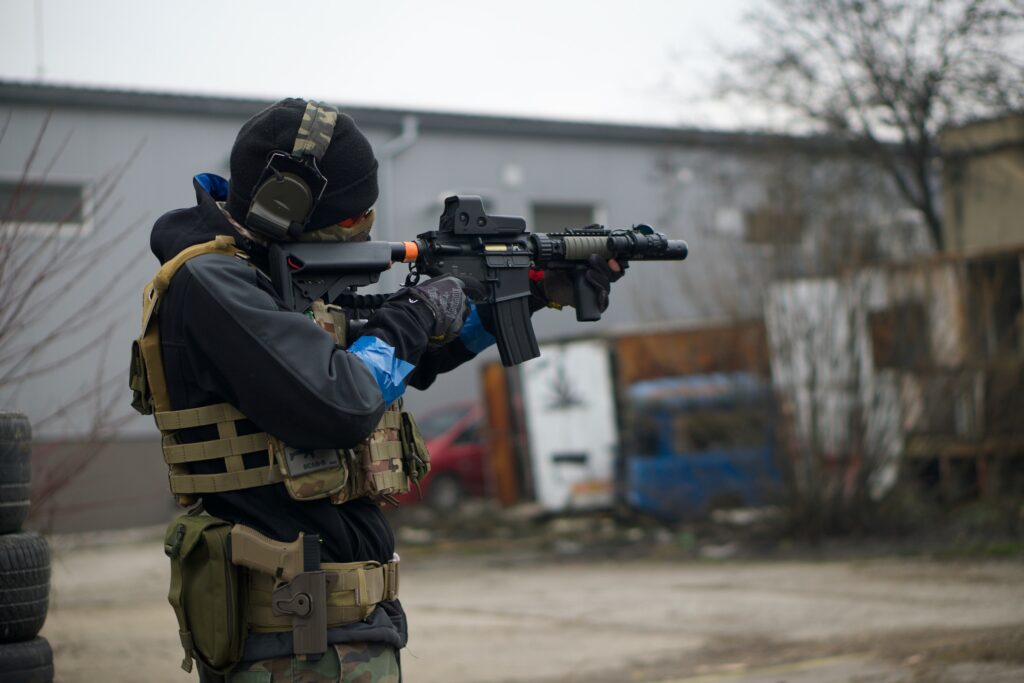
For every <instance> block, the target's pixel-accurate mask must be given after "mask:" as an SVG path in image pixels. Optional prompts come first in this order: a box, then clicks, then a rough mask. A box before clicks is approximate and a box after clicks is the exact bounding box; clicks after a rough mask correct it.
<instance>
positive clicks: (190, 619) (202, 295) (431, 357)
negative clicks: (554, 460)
mask: <svg viewBox="0 0 1024 683" xmlns="http://www.w3.org/2000/svg"><path fill="white" fill-rule="evenodd" d="M230 170H231V181H230V183H228V182H227V181H225V180H224V179H222V178H220V177H218V176H215V175H212V174H202V175H199V176H196V177H195V179H194V181H193V184H194V187H195V192H196V199H197V204H196V206H194V207H191V208H187V209H179V210H176V211H171V212H169V213H167V214H165V215H164V216H162V217H161V218H160V219H159V220H157V222H156V224H155V226H154V228H153V232H152V236H151V248H152V250H153V253H154V254H155V255H156V257H157V258H158V259H159V260H160V263H161V264H162V268H161V271H160V273H158V275H157V277H156V278H155V279H154V281H153V282H152V283H151V284H150V285H149V286H148V287H147V289H146V292H145V297H144V314H143V318H144V319H143V334H142V336H141V337H140V338H139V340H138V342H137V343H136V346H135V347H134V348H133V359H132V360H133V372H132V388H133V389H134V390H135V404H136V407H137V408H139V409H140V410H141V411H142V412H146V413H154V414H155V417H156V420H157V425H158V427H159V428H160V430H161V432H162V433H163V435H164V438H163V452H164V458H165V460H166V461H167V463H168V465H169V469H170V476H169V479H170V485H171V489H172V493H174V495H175V496H176V498H177V500H178V502H179V503H180V504H182V505H192V506H193V509H192V510H191V511H190V513H189V514H188V515H183V516H182V517H179V518H178V520H175V523H172V526H171V528H169V530H168V537H167V544H166V546H165V550H166V551H167V554H168V556H169V557H170V558H171V560H172V586H171V596H170V597H171V603H172V605H173V606H174V608H175V614H176V616H177V618H178V622H179V630H180V635H181V639H182V644H183V646H184V648H185V652H186V661H185V662H184V664H183V666H185V667H186V668H188V669H190V668H191V660H192V659H195V660H196V661H197V662H198V664H199V670H200V679H201V680H204V681H205V680H208V681H217V680H225V681H256V680H259V681H278V680H288V681H292V680H302V681H349V680H357V679H358V680H359V681H364V682H371V681H372V682H376V683H382V682H387V683H391V682H397V681H398V680H399V678H400V674H399V665H398V656H397V653H398V650H399V649H401V648H402V647H404V646H405V643H406V639H407V630H406V618H405V614H404V612H403V610H402V607H401V604H400V603H399V601H398V599H397V592H398V578H397V576H398V574H397V572H398V569H397V567H398V563H397V556H396V555H395V543H394V535H393V533H392V530H391V529H390V527H389V525H388V523H387V521H386V519H385V517H384V516H383V514H382V512H381V502H382V501H385V500H387V499H388V498H389V497H390V496H391V495H392V494H396V493H401V492H404V491H405V490H408V486H409V479H410V478H412V479H413V480H415V479H416V478H418V477H419V476H422V474H424V473H425V470H426V468H427V467H428V465H427V464H426V463H427V462H429V461H428V460H427V458H428V456H427V454H426V452H425V449H423V448H422V440H421V439H419V437H418V433H417V432H416V429H415V424H414V422H413V421H412V419H411V416H408V415H407V414H406V413H402V412H401V408H400V406H401V400H400V397H401V395H402V393H403V391H404V390H405V387H406V386H413V387H416V388H419V389H423V388H426V387H428V386H429V385H430V384H431V383H432V382H433V381H434V379H435V378H436V376H437V375H438V373H441V372H446V371H448V370H451V369H452V368H454V367H456V366H458V365H460V364H462V363H464V362H466V361H467V360H469V359H471V358H473V357H474V356H475V355H476V354H477V353H479V352H480V351H481V350H483V349H484V348H486V347H487V346H488V345H490V344H491V343H493V337H492V336H491V335H490V334H489V333H488V332H487V329H486V324H485V322H484V321H482V320H481V317H480V315H479V313H478V312H477V310H476V307H475V306H474V305H473V303H472V302H471V301H470V298H469V297H468V296H467V294H466V293H465V291H464V283H462V282H461V281H460V280H458V279H456V278H454V277H451V276H445V277H440V278H434V279H431V280H428V281H426V282H424V283H422V284H419V285H417V286H416V287H412V288H406V289H403V290H401V291H400V292H398V293H396V294H394V295H392V296H390V297H389V298H387V299H386V301H385V302H384V303H383V305H382V306H380V307H379V308H378V309H377V310H376V311H375V312H374V313H373V314H372V315H371V316H370V317H369V319H368V320H367V322H366V323H365V324H364V325H363V327H362V328H361V330H360V331H359V333H358V337H357V338H353V339H350V338H348V337H349V334H348V322H349V319H350V317H351V316H350V315H348V314H347V313H346V311H344V310H340V309H337V308H336V307H331V306H325V305H324V306H321V305H314V307H313V309H311V310H310V311H307V312H305V313H303V312H295V311H290V310H287V309H286V307H285V306H284V305H283V304H282V303H281V300H280V298H279V296H278V294H277V292H276V291H275V288H274V286H273V283H272V281H271V279H270V278H269V277H268V275H267V272H268V264H267V246H268V245H269V244H272V243H273V242H275V241H284V240H300V241H306V240H308V241H343V242H345V241H356V240H363V239H368V233H369V230H370V227H371V226H372V223H373V220H374V210H373V208H372V207H373V204H374V202H375V201H376V199H377V193H378V188H377V161H376V159H375V158H374V156H373V151H372V149H371V147H370V144H369V142H368V141H367V139H366V138H365V137H364V136H363V134H362V133H361V132H360V131H359V129H358V128H357V127H356V126H355V123H354V122H353V121H352V119H351V118H349V117H348V116H346V115H344V114H342V113H340V112H338V111H337V110H335V109H334V108H332V107H329V106H326V105H323V104H319V103H316V102H307V101H305V100H298V99H286V100H282V101H280V102H278V103H276V104H274V105H272V106H270V107H268V108H267V109H265V110H263V111H261V112H260V113H258V114H256V115H255V116H254V117H253V118H252V119H250V120H249V121H248V122H247V123H246V124H245V125H244V126H243V127H242V129H241V131H240V132H239V134H238V138H237V139H236V141H235V144H234V147H233V148H232V152H231V158H230ZM621 275H622V272H621V270H620V269H618V267H617V264H615V263H614V262H611V263H610V264H609V263H606V262H604V261H603V260H601V259H599V258H597V259H594V260H593V262H592V264H591V272H589V273H588V274H587V277H588V281H590V282H591V284H592V285H593V286H595V287H596V288H598V289H599V290H600V292H601V294H602V296H601V301H602V304H603V305H604V306H606V305H607V294H608V290H609V288H610V283H611V282H612V281H614V280H616V279H618V278H619V277H621ZM531 277H532V279H533V280H534V283H535V286H534V287H533V300H532V301H531V309H532V310H538V309H539V308H542V307H544V306H548V305H550V306H553V307H556V308H557V307H560V305H561V304H565V303H568V302H570V301H571V290H570V291H566V286H567V283H565V282H560V281H558V280H556V279H555V278H553V277H552V278H550V279H548V281H547V282H545V280H546V278H545V275H544V274H543V273H539V274H533V275H532V276H531ZM548 290H550V292H549V291H548ZM549 294H550V296H549ZM318 304H319V302H318ZM200 511H202V514H199V512H200ZM220 528H223V529H224V530H225V531H224V533H223V535H222V536H217V529H220ZM218 538H219V539H222V543H221V545H219V546H218V545H217V544H218V543H219V542H220V541H218V540H217V539H218ZM196 548H206V550H205V551H197V550H196ZM218 548H220V549H221V550H222V552H221V551H218ZM216 558H220V559H219V560H217V559H216ZM218 562H219V563H220V564H219V565H218V564H217V563H218ZM243 568H244V569H243ZM223 577H227V579H223ZM222 579H223V580H222ZM211 586H215V587H214V588H211ZM211 623H212V624H218V626H207V624H211ZM220 624H224V626H223V627H221V626H219V625H220ZM325 634H326V638H325Z"/></svg>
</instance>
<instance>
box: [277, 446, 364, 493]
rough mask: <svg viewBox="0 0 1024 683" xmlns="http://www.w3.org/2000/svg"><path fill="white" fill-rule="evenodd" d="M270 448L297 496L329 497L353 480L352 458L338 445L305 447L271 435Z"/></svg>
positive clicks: (286, 485)
mask: <svg viewBox="0 0 1024 683" xmlns="http://www.w3.org/2000/svg"><path fill="white" fill-rule="evenodd" d="M269 442H270V450H271V452H272V453H273V454H274V462H275V463H277V466H278V468H279V469H280V470H281V474H282V475H284V478H285V479H284V486H285V488H286V489H287V490H288V495H289V496H290V497H291V498H292V499H293V500H317V499H318V498H329V497H331V496H334V495H335V494H336V493H338V492H339V491H342V490H343V489H345V487H346V485H348V484H349V470H350V467H349V462H348V460H349V458H348V456H347V454H346V452H345V451H343V450H337V449H322V450H301V449H298V448H292V447H291V446H288V445H286V444H285V443H284V442H282V441H281V440H280V439H278V438H276V437H270V439H269Z"/></svg>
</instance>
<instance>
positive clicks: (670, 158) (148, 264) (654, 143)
mask: <svg viewBox="0 0 1024 683" xmlns="http://www.w3.org/2000/svg"><path fill="white" fill-rule="evenodd" d="M0 85H3V84H0ZM29 90H30V89H29ZM4 92H8V93H10V92H14V93H15V96H10V97H8V98H7V99H6V100H5V99H4V96H3V94H4ZM19 92H20V91H18V89H17V88H14V89H13V90H12V89H10V88H9V89H7V90H4V89H3V88H0V122H3V121H6V122H7V123H6V126H7V128H6V132H5V134H4V136H3V138H2V139H0V182H2V181H14V180H17V179H18V178H19V177H21V175H22V173H23V169H24V168H25V164H26V163H27V160H28V159H29V158H30V157H32V155H33V147H34V145H35V144H36V141H37V140H38V142H39V145H38V150H37V153H36V154H35V156H34V159H35V160H34V162H33V163H32V165H31V168H30V170H29V173H28V177H29V178H30V179H33V180H43V179H46V180H48V181H60V182H76V183H82V184H85V185H87V186H90V187H97V186H100V185H101V184H102V182H103V179H104V178H111V177H112V178H114V182H113V184H112V186H111V190H110V196H109V197H107V198H106V201H102V202H100V201H98V198H97V204H98V205H99V206H98V211H97V215H96V216H95V217H94V219H93V221H92V229H91V231H90V232H88V234H83V235H79V236H76V237H67V238H58V239H63V240H64V241H63V242H61V244H65V245H67V246H68V247H69V248H70V249H71V250H72V251H73V252H78V251H80V252H81V253H83V254H84V253H86V252H87V251H88V250H89V249H92V248H95V247H96V246H97V245H100V244H101V243H102V242H103V241H104V240H110V244H109V245H107V246H106V247H105V248H103V249H102V252H101V253H100V254H99V255H98V256H96V257H95V258H92V259H91V261H90V262H89V264H88V267H87V268H84V269H83V270H82V272H81V275H80V276H77V275H76V277H75V279H74V281H73V282H72V283H70V284H69V285H67V286H61V287H59V288H58V289H59V291H53V292H49V293H48V294H47V298H46V304H45V306H43V307H41V310H37V311H34V312H33V313H34V314H38V316H39V320H37V321H35V322H33V323H32V324H31V325H28V326H27V327H26V328H25V329H24V330H23V331H22V332H21V333H20V334H19V336H18V338H17V340H16V341H17V343H19V344H29V345H32V344H37V343H40V341H41V339H40V335H43V334H47V335H49V336H52V337H53V343H52V344H51V345H50V346H48V347H47V348H46V352H45V353H44V354H42V355H41V356H40V358H38V359H37V360H36V367H38V368H43V367H45V366H47V365H50V364H53V362H54V361H59V362H58V363H57V366H58V367H56V368H54V369H53V370H51V371H48V372H43V373H41V374H40V375H38V376H36V377H34V378H32V379H31V380H29V381H26V382H22V383H19V384H17V385H16V386H12V385H7V386H0V409H5V410H17V411H20V412H25V413H27V414H28V415H29V416H30V418H32V420H33V422H34V424H35V426H36V433H37V436H38V437H39V438H40V439H43V440H55V439H73V440H77V441H79V442H81V441H82V440H83V439H84V440H86V441H89V440H91V439H93V438H95V437H96V436H97V435H96V434H90V432H94V431H95V427H96V426H97V425H102V427H103V429H102V430H101V431H102V432H103V434H100V435H98V436H100V437H103V438H106V437H107V436H109V435H110V434H111V433H112V434H113V435H114V440H115V441H118V442H125V444H126V445H124V446H123V447H122V446H120V445H119V446H117V447H116V448H114V449H113V450H112V451H110V450H108V451H106V452H105V454H102V455H97V456H96V457H95V458H93V459H91V460H90V461H89V462H88V463H87V464H86V466H85V469H86V470H87V471H88V472H91V474H88V475H86V474H83V475H82V476H81V477H80V478H79V479H78V480H75V481H74V482H72V483H71V484H70V485H69V491H70V493H69V494H68V496H66V497H65V500H67V501H72V504H71V507H70V508H68V509H69V510H70V509H78V510H86V509H88V510H91V512H89V514H88V515H84V516H80V517H78V518H77V519H75V520H70V521H69V522H68V524H70V526H67V527H63V528H81V527H93V528H101V527H108V526H122V525H123V524H124V522H125V520H129V519H134V520H135V521H138V522H140V523H141V522H143V521H149V520H151V519H153V518H155V517H161V516H165V515H166V514H167V512H168V511H167V507H168V506H167V505H166V504H165V503H167V502H168V501H169V496H168V497H167V499H163V498H160V497H156V496H150V497H149V502H148V503H143V502H136V503H124V504H118V505H114V504H111V501H112V500H114V498H112V497H111V496H109V495H108V491H107V490H106V488H104V487H105V486H111V485H112V486H117V487H122V488H124V489H125V490H130V491H142V492H152V491H158V490H162V489H163V487H164V486H165V481H164V479H163V476H162V474H161V472H162V467H163V466H162V465H161V464H159V463H157V465H155V466H154V465H153V461H154V460H156V459H157V458H158V456H157V454H156V449H155V439H156V430H155V428H154V427H153V424H152V421H151V419H150V418H143V417H140V416H137V415H135V414H134V413H133V412H132V411H131V409H130V407H129V405H128V403H129V394H128V390H127V387H126V380H127V361H128V353H127V352H128V348H129V345H130V343H131V341H132V339H133V338H134V337H135V336H136V335H137V334H138V315H139V300H138V299H139V294H140V292H141V287H142V285H143V284H144V283H145V282H146V281H147V280H148V279H149V278H150V277H151V276H152V274H153V272H154V271H155V269H156V267H157V263H156V261H155V259H154V258H153V257H152V255H151V254H150V253H149V250H148V237H149V231H150V227H151V225H152V223H153V221H154V220H155V219H156V218H157V217H158V216H159V215H160V214H162V213H163V212H165V211H168V210H171V209H174V208H178V207H187V206H190V205H193V204H194V194H193V189H192V185H191V178H192V176H193V175H194V174H195V173H199V172H204V171H211V172H215V173H219V174H222V175H225V176H226V175H227V165H228V153H229V150H230V147H231V144H232V142H233V140H234V137H235V134H236V132H237V130H238V128H239V126H240V125H241V124H242V122H243V121H244V120H245V119H246V118H247V117H248V116H249V115H251V114H252V113H255V112H256V111H257V110H258V109H259V108H260V107H262V106H264V105H265V104H266V103H261V102H252V103H238V102H234V103H232V102H229V101H221V100H215V99H211V100H204V99H203V98H192V99H189V98H165V101H166V104H167V106H166V107H165V108H161V106H159V103H157V104H156V105H154V104H153V100H152V98H148V99H147V98H146V97H145V96H138V97H136V96H134V95H132V94H130V93H128V94H126V93H114V94H111V93H90V92H89V91H71V92H60V91H59V89H58V92H57V93H56V95H55V96H54V99H53V101H52V102H50V101H47V97H48V95H46V93H45V92H44V93H43V94H42V95H39V94H38V93H37V94H34V95H32V96H31V97H27V98H26V97H22V94H19ZM250 105H251V106H250ZM399 114H400V113H396V112H381V111H379V110H377V111H374V112H369V113H366V114H365V115H362V114H359V113H358V112H354V116H355V117H356V119H357V123H361V125H363V127H364V129H365V130H366V132H367V134H368V136H369V137H370V139H371V141H372V143H373V144H374V147H375V149H377V150H378V151H379V152H382V151H383V150H384V149H385V143H386V142H387V141H388V140H391V139H393V138H395V137H396V136H398V135H399V133H400V123H401V120H402V118H401V116H399ZM422 118H423V121H421V125H420V128H419V132H418V137H417V139H416V141H415V143H414V144H412V146H411V147H409V148H408V149H406V150H405V151H404V152H402V153H401V154H399V155H398V156H396V157H395V158H393V159H390V160H389V159H388V158H386V156H385V155H383V154H381V162H382V166H381V168H382V197H381V200H380V202H379V203H378V206H379V207H380V209H381V215H380V219H379V223H378V226H377V227H376V228H375V237H376V238H378V239H401V238H404V237H409V236H412V235H414V234H416V233H418V232H421V231H424V230H428V229H432V228H434V227H436V223H437V217H438V215H439V213H440V209H441V200H442V199H443V197H444V196H445V195H446V194H451V193H454V192H461V193H472V194H479V195H482V196H483V197H484V198H485V201H486V207H487V209H488V211H490V212H493V213H503V214H513V215H523V216H526V217H527V218H528V220H532V212H533V207H534V206H535V205H536V204H538V203H548V204H552V203H554V204H573V205H578V204H586V205H592V206H593V207H594V217H595V220H599V221H601V222H604V223H606V224H607V225H609V226H610V227H628V226H629V225H632V224H634V223H638V222H647V223H651V224H653V225H655V227H656V228H658V229H659V230H662V231H664V232H667V233H668V234H669V235H670V237H673V238H685V239H687V240H688V241H689V242H690V246H691V253H692V254H693V256H691V258H690V259H689V260H688V261H686V262H685V263H682V264H638V265H636V266H635V267H632V268H631V269H630V274H629V277H627V278H626V279H625V280H624V281H623V282H622V283H621V284H618V285H616V287H615V292H614V294H613V298H612V300H613V304H612V307H611V309H610V310H609V311H608V313H607V314H606V316H605V319H604V320H602V321H600V322H599V323H588V328H587V329H588V330H592V331H594V332H597V331H600V330H603V329H607V328H609V327H610V326H623V325H634V326H635V325H641V326H642V325H643V324H644V323H645V321H649V320H651V319H652V318H653V317H655V316H656V318H657V320H658V321H659V322H665V321H672V320H685V319H692V318H696V317H699V316H700V315H708V314H711V313H713V311H708V310H707V307H706V306H700V307H698V306H697V305H696V304H695V303H694V298H693V296H692V294H693V293H692V292H691V291H689V290H688V289H687V288H686V287H685V286H684V284H683V283H684V281H683V279H682V278H680V277H678V275H679V271H680V269H687V272H689V273H691V274H693V275H694V276H695V277H692V278H689V279H688V280H687V282H702V281H704V282H709V283H710V282H715V281H717V282H719V283H721V278H720V277H719V278H718V279H717V280H715V279H714V275H715V274H716V273H717V274H718V275H719V276H720V275H721V273H722V272H723V270H722V269H723V268H724V267H725V266H726V265H727V264H728V256H729V253H728V251H727V250H726V251H722V250H721V249H719V248H718V246H717V244H716V241H715V239H714V235H713V234H708V233H706V232H705V231H697V230H694V229H693V228H694V226H697V225H707V224H708V223H709V221H708V217H709V216H713V215H715V214H716V212H717V211H718V210H719V209H721V208H722V203H723V202H725V203H728V204H729V205H736V206H738V207H739V208H740V210H741V212H742V210H743V209H745V208H749V207H750V206H752V205H754V204H756V203H757V202H758V201H759V197H760V186H759V183H758V182H757V181H756V175H755V174H753V173H751V172H750V169H749V168H748V165H747V163H746V162H745V159H746V158H747V156H746V155H747V150H748V149H749V148H752V147H751V146H760V145H762V144H763V143H764V141H763V140H759V139H757V138H751V137H749V136H735V139H733V138H730V137H729V136H726V135H724V134H723V135H719V136H718V137H716V136H714V135H709V136H702V135H694V136H691V137H685V136H684V137H679V136H674V135H673V134H672V133H671V132H670V131H669V132H665V131H662V132H658V131H653V129H652V130H651V131H648V130H644V129H636V130H632V129H629V130H627V129H625V128H623V129H615V128H614V127H609V128H607V129H604V128H601V127H594V126H590V125H588V124H578V125H577V124H569V123H557V124H551V125H550V126H545V125H543V124H540V123H538V122H534V123H532V124H530V125H529V126H527V125H524V124H523V123H522V122H516V121H515V120H509V121H508V125H504V124H500V125H499V124H496V123H495V121H493V120H488V119H486V118H481V117H457V116H448V115H435V116H433V117H430V116H425V117H422ZM451 119H454V120H455V123H454V124H453V123H452V121H451ZM431 121H440V122H442V123H444V124H445V125H440V124H438V125H436V126H433V127H432V126H431V125H428V124H429V123H430V122H431ZM44 122H45V130H43V125H44ZM606 133H607V134H606ZM705 138H707V140H705ZM121 168H123V169H124V170H123V172H122V173H119V170H118V169H121ZM710 168H714V169H715V170H714V173H705V171H707V170H708V169H710ZM723 177H729V178H731V179H732V182H730V183H729V186H730V188H731V189H730V193H729V196H728V197H723V196H722V195H721V192H720V190H719V188H720V186H721V180H722V178H723ZM567 227H568V226H567ZM39 239H40V240H43V239H46V238H45V237H42V236H41V237H39ZM68 240H70V241H68ZM402 275H403V273H398V272H396V273H388V274H387V276H386V277H385V278H383V279H382V282H381V286H380V289H386V290H389V289H393V288H394V287H396V286H398V285H399V283H400V280H401V277H402ZM52 281H53V282H57V281H58V280H56V279H54V280H52ZM719 286H721V285H719ZM652 302H656V303H657V306H654V307H652V305H651V303H652ZM83 309H84V310H87V311H89V316H88V317H89V318H91V320H90V322H89V323H87V324H84V325H80V326H75V327H74V328H73V329H74V333H73V334H69V333H66V332H65V331H66V330H67V329H68V328H69V326H67V325H64V324H63V322H64V321H67V320H73V319H74V316H75V315H76V311H80V310H83ZM729 313H730V314H731V313H735V311H729ZM579 325H580V324H579V323H577V322H576V321H575V318H574V316H573V314H572V312H571V311H565V312H556V311H542V312H540V313H538V314H537V316H536V317H535V327H536V330H537V334H538V337H539V338H540V339H541V340H542V341H543V340H544V339H548V338H552V337H556V336H564V335H565V334H566V333H569V332H579V331H580V329H579ZM51 333H52V334H51ZM495 357H496V353H495V352H494V350H493V349H492V350H490V351H488V352H486V353H485V354H484V358H483V360H488V359H493V358H495ZM480 367H481V363H479V362H477V363H471V364H467V366H464V367H463V368H459V369H458V370H456V371H454V372H452V373H450V374H449V375H448V376H445V377H442V378H441V379H439V381H438V382H437V384H436V385H435V387H433V388H431V390H430V392H429V393H423V392H417V391H415V390H410V391H409V393H408V395H407V405H408V406H410V407H411V408H412V409H413V410H414V411H417V410H422V409H425V408H428V407H429V406H431V405H434V404H442V403H445V402H448V401H451V400H455V399H465V398H467V397H474V396H476V395H478V379H477V375H478V372H479V369H480ZM126 440H128V441H126ZM129 451H130V452H131V453H134V454H136V455H135V456H128V455H125V453H128V452H129ZM132 457H135V458H137V461H133V460H132ZM52 464H53V463H52V462H51V463H47V462H43V461H40V462H38V463H37V467H38V470H39V472H40V473H41V474H42V475H44V476H45V474H46V471H45V470H46V468H47V467H51V466H52ZM89 477H94V478H95V479H96V481H100V482H103V485H102V486H96V485H93V484H89V483H87V482H88V481H89ZM136 504H137V505H139V506H140V508H139V510H140V511H139V513H138V515H136V516H135V517H134V518H133V517H132V516H131V515H130V514H125V511H126V510H128V509H130V507H131V505H136ZM125 506H128V507H125ZM147 506H148V507H147ZM142 507H146V508H147V509H146V510H144V511H143V510H142ZM102 510H107V514H106V516H104V513H103V512H101V511H102ZM56 524H57V526H58V527H59V528H61V524H62V523H61V522H60V520H57V522H56Z"/></svg>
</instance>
